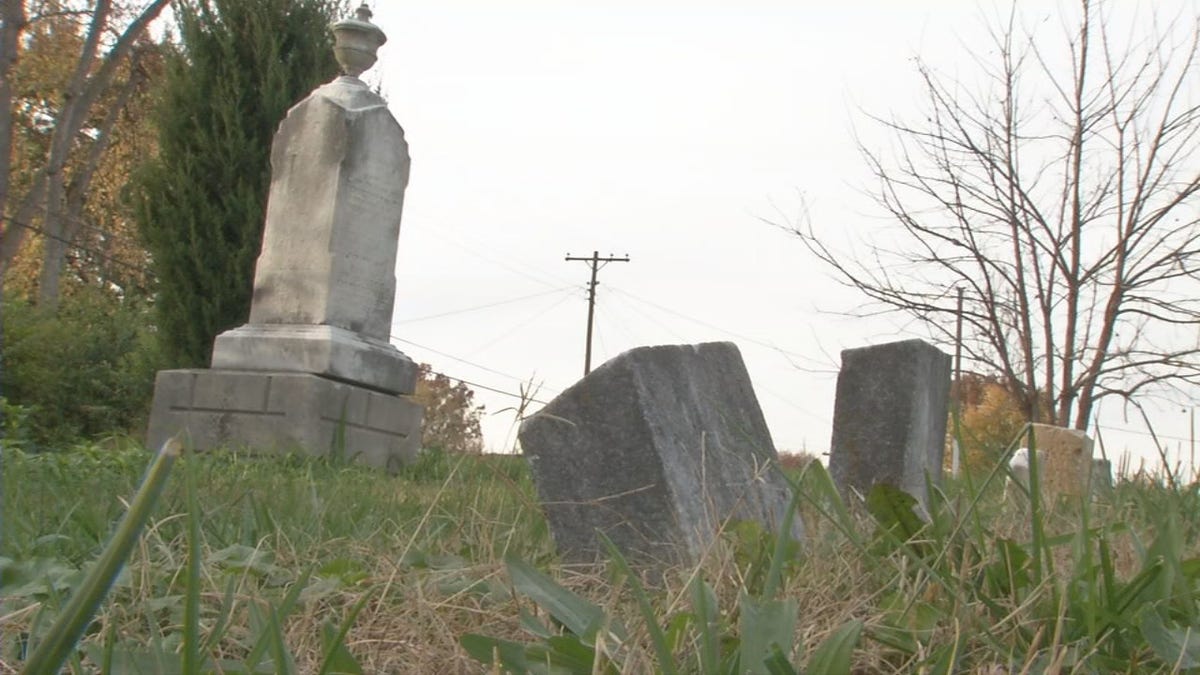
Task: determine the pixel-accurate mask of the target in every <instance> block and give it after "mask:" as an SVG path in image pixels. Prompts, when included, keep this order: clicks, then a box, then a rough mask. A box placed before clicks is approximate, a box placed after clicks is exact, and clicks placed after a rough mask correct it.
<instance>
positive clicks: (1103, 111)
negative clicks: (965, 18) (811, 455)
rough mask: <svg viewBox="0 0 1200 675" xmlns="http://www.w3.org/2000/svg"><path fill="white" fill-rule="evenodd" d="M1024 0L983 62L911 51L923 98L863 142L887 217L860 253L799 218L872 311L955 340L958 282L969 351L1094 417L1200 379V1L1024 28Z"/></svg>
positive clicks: (980, 56)
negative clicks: (1108, 404)
mask: <svg viewBox="0 0 1200 675" xmlns="http://www.w3.org/2000/svg"><path fill="white" fill-rule="evenodd" d="M1017 4H1018V3H1013V5H1014V7H1013V10H1012V13H1011V14H1010V15H1009V16H1008V17H1007V18H1002V19H1001V20H999V21H997V22H995V23H994V24H993V27H992V31H991V41H990V42H989V43H988V44H985V45H981V46H980V47H979V50H978V51H977V52H976V53H975V54H973V55H972V58H973V60H972V59H963V60H962V63H966V64H973V65H975V66H977V67H978V71H979V73H978V77H975V76H974V75H973V76H972V79H971V80H962V81H959V80H954V79H951V78H948V77H946V76H945V75H944V74H942V73H940V72H939V71H938V70H936V69H935V68H934V67H933V66H932V65H930V64H928V63H926V62H923V61H920V60H918V61H917V72H918V74H919V75H920V78H921V81H922V83H923V86H924V92H923V94H924V102H925V105H924V109H923V110H922V111H921V112H920V114H918V115H915V116H913V117H912V118H910V119H900V118H894V117H893V118H882V117H877V118H874V120H875V121H876V122H877V123H879V124H880V125H882V127H883V128H884V129H885V130H887V131H889V132H891V133H892V134H893V136H894V139H895V142H894V144H893V145H892V146H891V149H890V150H875V149H872V148H868V147H866V146H865V145H864V146H862V147H861V150H862V153H863V155H864V157H865V159H866V161H867V163H868V165H869V166H870V168H871V169H872V171H873V173H874V174H875V176H876V178H877V180H878V190H877V191H876V192H875V197H876V200H877V202H878V204H879V205H880V207H881V208H882V210H883V211H884V212H885V213H887V214H889V216H890V223H891V225H892V226H893V227H892V229H891V230H889V231H885V232H879V231H874V232H872V234H871V237H870V241H869V242H867V243H866V244H865V250H860V251H858V252H857V253H855V252H846V251H839V250H836V249H835V248H833V247H832V246H831V245H830V244H829V243H828V239H827V237H820V236H818V235H817V233H816V232H815V230H814V229H813V227H812V226H811V224H809V225H808V226H807V227H803V226H801V227H796V228H795V231H796V233H797V234H799V235H800V237H801V239H802V241H803V242H804V243H805V244H806V245H807V248H808V249H809V251H810V252H812V253H813V254H815V255H816V257H817V258H818V259H820V260H822V261H823V262H825V263H827V265H828V266H829V268H830V269H831V270H832V271H833V272H834V274H835V275H836V276H837V277H838V278H839V279H840V280H841V281H842V282H843V283H845V284H846V285H848V286H849V287H852V288H854V289H856V290H858V291H860V292H861V293H862V294H863V295H865V296H866V298H867V299H868V301H869V302H868V303H866V304H865V305H864V306H863V310H862V311H864V312H867V313H870V312H877V311H884V312H897V313H901V314H906V315H909V316H911V317H913V318H915V319H916V320H917V321H919V322H922V323H924V325H925V326H926V327H928V329H929V331H930V332H931V333H932V334H934V335H940V336H942V337H944V338H946V339H947V340H948V341H949V340H953V339H954V334H955V318H956V316H957V314H958V311H957V308H956V298H955V293H954V292H953V288H954V287H956V286H957V287H959V288H962V289H964V290H965V298H964V299H965V306H964V311H963V319H964V323H965V329H964V342H963V350H964V357H965V358H966V359H967V360H968V362H969V363H971V362H973V363H971V367H972V368H973V369H975V370H978V371H982V372H994V373H999V374H1000V375H1001V376H1002V378H1003V380H1004V387H1005V388H1006V389H1007V390H1008V391H1010V392H1012V393H1014V394H1016V395H1017V397H1018V398H1019V399H1020V401H1021V407H1022V408H1023V409H1024V410H1025V412H1026V415H1027V416H1028V417H1029V418H1030V419H1033V420H1038V421H1047V422H1050V423H1053V424H1058V425H1061V426H1073V427H1075V428H1077V429H1086V428H1087V426H1088V423H1089V420H1090V418H1091V417H1092V415H1093V413H1094V411H1095V407H1096V404H1097V402H1098V401H1100V400H1101V399H1102V398H1104V397H1120V398H1124V399H1126V400H1130V401H1132V402H1134V403H1135V404H1136V403H1137V399H1136V397H1137V396H1138V395H1140V394H1143V393H1146V392H1148V391H1153V390H1155V389H1159V390H1160V391H1161V390H1162V388H1163V387H1170V386H1174V387H1177V388H1182V387H1186V386H1189V385H1195V384H1196V383H1200V343H1197V342H1196V339H1195V336H1196V330H1197V327H1200V284H1198V283H1197V282H1198V281H1200V208H1197V207H1198V206H1200V142H1198V141H1200V101H1198V100H1197V94H1196V88H1195V86H1194V85H1195V82H1196V79H1197V75H1198V73H1197V69H1198V68H1200V17H1198V16H1196V15H1195V14H1194V13H1193V14H1185V15H1181V16H1175V17H1158V16H1155V13H1156V12H1157V11H1158V9H1159V8H1157V7H1155V5H1154V3H1150V4H1146V5H1134V6H1130V5H1127V4H1125V3H1112V4H1108V3H1104V2H1100V1H1095V0H1083V1H1082V2H1079V3H1078V4H1077V5H1076V8H1077V11H1072V10H1070V9H1069V8H1066V7H1063V8H1062V13H1063V16H1062V18H1061V20H1060V21H1037V22H1032V23H1031V26H1032V27H1031V28H1027V27H1025V26H1024V25H1022V20H1023V19H1022V16H1021V14H1020V13H1019V12H1018V10H1017V9H1016V5H1017ZM1118 11H1120V12H1126V13H1129V14H1130V15H1133V14H1135V13H1136V16H1121V17H1120V18H1114V17H1115V13H1116V12H1118ZM1193 11H1194V8H1193ZM1163 19H1166V20H1163ZM1160 26H1166V27H1167V28H1165V30H1164V31H1162V32H1159V31H1158V30H1157V28H1158V27H1160ZM1054 32H1057V33H1054ZM1140 35H1149V37H1146V38H1143V39H1139V38H1138V37H1137V36H1140ZM1043 396H1045V397H1046V398H1048V399H1049V400H1050V401H1051V402H1052V405H1050V406H1042V405H1039V399H1040V398H1042V397H1043Z"/></svg>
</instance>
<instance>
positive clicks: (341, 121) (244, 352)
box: [148, 4, 421, 467]
mask: <svg viewBox="0 0 1200 675" xmlns="http://www.w3.org/2000/svg"><path fill="white" fill-rule="evenodd" d="M370 19H371V12H370V10H369V9H367V7H366V5H365V4H364V5H363V6H362V7H360V8H359V9H358V10H357V12H356V16H355V17H354V18H351V19H347V20H345V21H341V22H339V23H337V24H334V26H333V31H334V36H335V40H336V46H335V48H334V51H335V53H336V55H337V59H338V63H340V64H341V66H342V73H343V75H342V76H340V77H338V78H337V79H335V80H334V81H333V82H330V83H329V84H326V85H323V86H321V87H318V88H317V89H316V90H315V91H313V92H312V94H310V95H309V96H308V98H306V99H304V100H303V101H301V102H300V103H298V104H296V106H295V107H293V108H292V109H291V110H290V111H289V112H288V115H287V117H286V118H285V119H284V120H283V122H282V123H281V124H280V126H279V131H278V132H277V133H276V135H275V141H274V144H273V146H272V149H271V190H270V197H269V199H268V202H267V214H266V223H265V228H264V232H263V248H262V254H261V255H260V256H259V258H258V266H257V268H256V270H255V275H254V296H253V299H252V301H251V309H250V321H249V323H247V324H246V325H244V326H241V327H239V328H235V329H233V330H230V331H226V332H225V333H222V334H221V335H219V336H217V339H216V341H215V342H214V344H213V357H212V369H210V370H169V371H162V372H160V373H159V374H158V378H157V381H156V383H155V393H154V407H153V410H152V413H151V419H150V432H149V438H148V443H149V444H150V445H151V447H156V446H157V445H158V444H160V443H161V442H162V441H163V440H165V439H166V438H168V437H169V436H171V435H173V434H175V433H177V432H179V431H184V432H185V433H186V435H187V437H188V438H189V440H190V442H191V444H192V446H193V447H196V448H198V449H207V448H212V447H218V446H245V447H249V448H253V449H262V450H277V451H278V450H295V449H303V450H304V451H306V452H308V453H311V454H324V453H326V452H329V451H330V450H333V451H338V452H345V453H346V454H347V455H348V456H352V457H356V458H358V459H360V460H361V461H365V462H367V463H369V464H372V465H376V466H382V467H394V466H396V465H397V464H398V463H400V462H403V461H405V460H406V459H409V458H411V457H412V456H413V455H415V454H416V452H417V450H418V449H419V442H420V438H419V436H420V425H421V407H420V406H419V405H417V404H416V403H414V402H412V401H411V400H410V399H408V398H407V397H406V396H404V395H406V394H411V393H412V391H413V388H414V386H415V383H416V367H415V365H414V364H413V362H412V361H411V360H410V359H409V358H408V357H407V356H405V355H404V354H402V353H401V352H400V351H399V350H397V349H396V348H395V347H393V346H392V345H391V344H390V343H389V337H390V329H391V324H392V304H393V299H394V297H395V292H396V278H395V265H396V245H397V241H398V239H399V235H400V215H401V209H402V207H403V204H404V190H405V187H406V186H407V184H408V171H409V165H410V159H409V155H408V145H407V143H406V142H405V140H404V131H403V130H402V129H401V128H400V125H399V124H398V123H397V122H396V119H395V118H394V117H392V114H391V113H390V112H389V111H388V109H387V102H386V101H384V99H383V98H382V97H380V96H379V95H378V94H376V93H374V92H372V91H371V90H370V89H369V88H368V87H367V85H366V84H365V83H364V82H363V81H362V80H360V79H359V78H358V76H359V75H360V74H362V72H363V71H365V70H366V69H367V68H370V67H371V65H373V64H374V63H375V52H376V50H377V49H378V48H379V47H380V46H381V45H382V44H383V43H384V42H385V41H386V39H387V38H386V37H385V36H384V34H383V31H381V30H380V29H379V28H378V27H377V26H375V25H374V24H372V23H371V21H370Z"/></svg>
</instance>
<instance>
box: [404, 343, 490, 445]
mask: <svg viewBox="0 0 1200 675" xmlns="http://www.w3.org/2000/svg"><path fill="white" fill-rule="evenodd" d="M413 400H415V401H416V402H417V403H420V404H421V405H423V406H425V418H424V421H423V422H422V423H421V445H422V446H424V447H426V448H437V449H439V450H443V451H445V452H458V453H479V452H482V451H483V434H482V433H481V432H480V429H479V416H480V414H482V413H483V406H481V405H475V392H473V391H471V388H470V387H468V386H467V385H466V384H465V383H463V382H458V383H455V382H454V381H453V380H451V379H450V378H448V377H446V376H445V375H442V374H441V373H435V372H433V369H432V368H431V367H430V366H429V364H427V363H422V364H421V366H420V371H419V375H418V378H417V390H416V391H415V392H414V393H413Z"/></svg>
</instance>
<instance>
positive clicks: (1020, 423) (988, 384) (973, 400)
mask: <svg viewBox="0 0 1200 675" xmlns="http://www.w3.org/2000/svg"><path fill="white" fill-rule="evenodd" d="M954 389H955V391H954V392H953V395H954V396H955V397H956V400H958V401H959V405H960V406H961V407H960V417H959V427H958V433H959V442H960V443H961V446H960V447H961V448H962V465H963V468H964V469H965V470H966V471H970V472H980V471H984V470H987V469H990V468H991V467H992V466H994V465H995V464H996V462H997V461H999V459H1000V456H1001V455H1002V454H1003V453H1004V451H1005V449H1006V448H1007V447H1008V445H1009V443H1011V442H1012V440H1013V439H1014V438H1016V436H1017V434H1019V433H1020V432H1021V429H1022V428H1023V427H1024V426H1025V421H1026V416H1025V413H1024V411H1023V410H1022V409H1021V399H1020V397H1018V396H1016V395H1014V394H1013V393H1012V391H1010V390H1009V389H1008V388H1007V387H1005V386H1004V384H1003V383H1002V381H1001V380H1000V378H997V377H987V376H983V375H977V374H974V373H963V377H962V380H961V382H959V383H958V384H957V385H956V386H955V388H954ZM960 395H961V398H958V397H959V396H960ZM948 428H949V429H950V432H951V433H952V434H953V433H954V422H953V420H951V423H950V425H949V426H948ZM947 460H949V454H947Z"/></svg>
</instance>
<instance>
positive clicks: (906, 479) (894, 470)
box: [829, 340, 950, 507]
mask: <svg viewBox="0 0 1200 675" xmlns="http://www.w3.org/2000/svg"><path fill="white" fill-rule="evenodd" d="M949 399H950V356H949V355H948V354H944V353H942V352H941V351H940V350H938V349H937V348H936V347H934V346H933V345H931V344H929V343H927V342H924V341H922V340H905V341H903V342H891V343H888V344H882V345H876V346H873V347H861V348H858V349H847V350H844V351H843V352H842V370H841V372H840V373H838V381H837V400H836V402H835V403H834V409H833V441H832V443H831V446H830V454H829V473H830V475H831V476H832V477H833V480H834V482H835V483H837V485H838V487H840V488H841V489H842V490H843V491H850V490H853V491H857V492H858V493H860V494H862V495H864V496H865V495H866V494H867V492H868V491H869V490H870V489H871V486H873V485H875V484H876V483H889V484H891V485H894V486H896V487H898V488H900V489H902V490H904V491H906V492H908V493H909V494H911V495H912V496H913V497H916V499H917V501H918V502H920V503H921V505H922V506H924V507H927V506H928V499H927V497H928V495H927V494H926V484H925V479H926V475H928V476H929V478H930V479H931V480H932V481H933V482H934V483H937V482H939V481H940V480H941V474H942V454H943V452H944V450H945V444H946V417H947V414H948V412H949Z"/></svg>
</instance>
